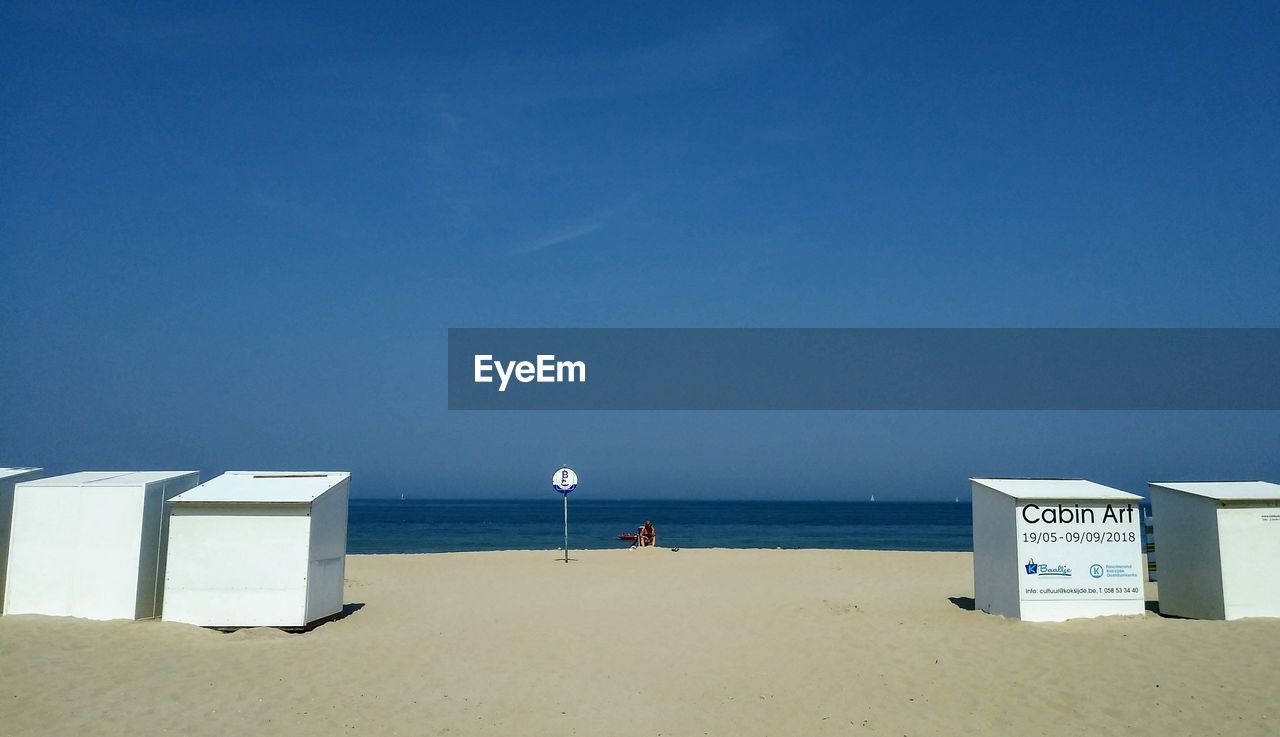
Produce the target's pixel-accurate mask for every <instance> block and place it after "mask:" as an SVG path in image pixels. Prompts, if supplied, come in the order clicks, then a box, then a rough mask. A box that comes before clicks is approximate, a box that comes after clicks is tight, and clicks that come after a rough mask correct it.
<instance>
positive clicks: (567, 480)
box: [551, 466, 578, 563]
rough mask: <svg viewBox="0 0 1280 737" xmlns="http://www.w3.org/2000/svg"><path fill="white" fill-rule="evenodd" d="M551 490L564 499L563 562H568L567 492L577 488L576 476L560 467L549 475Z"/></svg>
mask: <svg viewBox="0 0 1280 737" xmlns="http://www.w3.org/2000/svg"><path fill="white" fill-rule="evenodd" d="M551 488H553V489H555V490H556V491H558V492H560V496H562V497H564V562H565V563H568V562H569V492H571V491H573V490H574V489H576V488H578V474H576V473H574V472H573V469H572V468H569V467H568V466H561V467H560V468H559V469H558V470H557V471H556V472H555V473H553V474H551Z"/></svg>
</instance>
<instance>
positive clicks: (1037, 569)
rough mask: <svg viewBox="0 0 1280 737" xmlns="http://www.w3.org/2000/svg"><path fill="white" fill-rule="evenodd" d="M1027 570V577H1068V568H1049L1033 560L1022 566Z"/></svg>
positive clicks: (1030, 559)
mask: <svg viewBox="0 0 1280 737" xmlns="http://www.w3.org/2000/svg"><path fill="white" fill-rule="evenodd" d="M1023 568H1026V569H1027V575H1028V576H1070V575H1071V568H1070V566H1064V565H1056V566H1050V565H1045V564H1044V563H1037V562H1036V561H1035V558H1029V559H1028V560H1027V564H1026V565H1025V566H1023Z"/></svg>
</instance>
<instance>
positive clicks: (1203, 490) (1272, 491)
mask: <svg viewBox="0 0 1280 737" xmlns="http://www.w3.org/2000/svg"><path fill="white" fill-rule="evenodd" d="M1151 485H1152V486H1158V487H1160V488H1161V489H1170V490H1172V491H1181V492H1183V493H1185V494H1194V495H1196V496H1202V497H1206V498H1208V499H1216V500H1218V501H1221V502H1273V501H1280V484H1273V483H1270V482H1267V481H1153V482H1151Z"/></svg>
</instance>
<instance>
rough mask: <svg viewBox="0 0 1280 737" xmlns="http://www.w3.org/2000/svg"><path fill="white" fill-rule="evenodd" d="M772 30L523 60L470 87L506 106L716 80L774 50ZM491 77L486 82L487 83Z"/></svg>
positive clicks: (720, 31)
mask: <svg viewBox="0 0 1280 737" xmlns="http://www.w3.org/2000/svg"><path fill="white" fill-rule="evenodd" d="M777 36H778V34H777V31H776V30H775V29H774V28H773V27H772V26H763V25H750V26H745V25H727V26H721V27H719V28H715V29H713V30H710V31H705V32H701V33H695V34H689V35H686V36H683V37H680V38H677V39H672V40H670V41H667V42H664V43H659V44H654V45H648V46H639V47H633V48H630V49H623V50H621V51H611V52H607V53H596V54H585V55H575V56H565V57H559V58H550V59H520V60H507V61H506V62H502V63H496V64H492V65H491V66H489V67H488V68H481V69H478V70H476V71H477V72H479V74H480V78H478V79H473V80H472V83H471V84H470V85H469V87H470V88H471V89H472V90H474V91H477V92H480V93H481V94H484V93H489V94H492V95H495V96H496V97H497V99H501V100H503V101H504V102H506V103H513V102H514V103H534V104H536V103H545V102H552V101H556V100H600V99H609V98H614V97H626V96H632V95H638V94H649V93H654V92H662V91H666V90H671V89H679V88H682V87H689V86H697V85H699V84H705V83H708V82H712V81H714V80H716V79H718V78H720V77H722V76H724V75H726V74H730V73H733V72H735V71H737V70H740V69H743V68H745V67H748V66H750V65H752V64H754V63H757V62H758V61H760V60H761V58H762V57H764V56H765V55H766V54H767V53H768V52H769V51H770V49H772V48H773V47H774V46H776V42H777ZM486 78H487V79H486Z"/></svg>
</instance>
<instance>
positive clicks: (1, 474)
mask: <svg viewBox="0 0 1280 737" xmlns="http://www.w3.org/2000/svg"><path fill="white" fill-rule="evenodd" d="M41 470H43V469H41V468H37V467H36V466H28V467H25V468H0V479H7V478H9V477H10V476H21V475H23V474H24V473H31V472H32V471H41Z"/></svg>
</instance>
